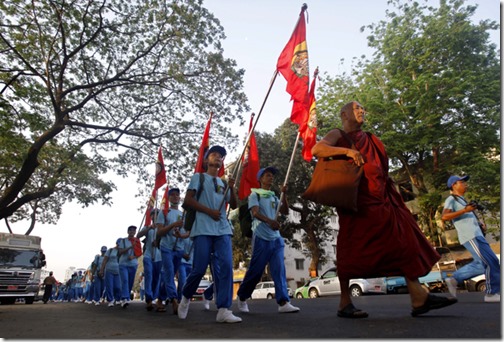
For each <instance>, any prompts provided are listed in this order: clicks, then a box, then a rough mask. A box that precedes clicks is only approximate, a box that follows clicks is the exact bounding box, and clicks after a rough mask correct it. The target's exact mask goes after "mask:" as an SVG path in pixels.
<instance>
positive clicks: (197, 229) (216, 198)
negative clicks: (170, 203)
mask: <svg viewBox="0 0 504 342" xmlns="http://www.w3.org/2000/svg"><path fill="white" fill-rule="evenodd" d="M203 176H204V182H203V190H202V191H201V195H200V197H199V200H198V202H199V203H200V204H202V205H204V206H206V207H208V208H210V209H219V205H220V204H221V202H222V200H223V198H224V191H225V189H226V187H225V185H224V182H223V181H222V179H220V178H219V177H212V176H210V175H208V174H206V173H204V174H203ZM199 182H200V174H199V173H195V174H194V175H193V176H192V177H191V181H190V182H189V186H188V187H187V188H188V190H194V191H196V192H197V190H198V187H199ZM230 191H231V190H228V191H227V193H226V202H229V200H230V198H231V192H230ZM195 199H196V195H195ZM220 212H221V215H220V220H219V221H214V220H213V219H212V218H211V217H210V216H208V215H207V214H205V213H202V212H200V211H197V212H196V219H195V220H194V225H193V227H192V230H191V235H190V236H191V238H193V237H195V236H198V235H211V236H221V235H232V234H233V232H232V230H231V226H230V225H229V221H228V219H227V217H226V203H224V204H223V205H222V206H221V208H220Z"/></svg>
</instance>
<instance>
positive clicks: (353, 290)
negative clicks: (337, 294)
mask: <svg viewBox="0 0 504 342" xmlns="http://www.w3.org/2000/svg"><path fill="white" fill-rule="evenodd" d="M350 295H351V296H352V297H360V296H362V289H361V288H360V286H359V285H352V286H350Z"/></svg>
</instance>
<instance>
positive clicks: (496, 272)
mask: <svg viewBox="0 0 504 342" xmlns="http://www.w3.org/2000/svg"><path fill="white" fill-rule="evenodd" d="M468 180H469V176H464V177H460V176H451V177H450V178H448V182H447V185H448V188H449V189H450V192H451V195H450V196H448V198H447V199H446V200H445V203H444V209H443V215H442V216H441V219H442V220H443V221H448V220H452V221H453V225H454V226H455V229H456V230H457V234H458V238H459V242H460V244H462V245H463V246H464V247H465V248H466V249H467V250H468V251H469V252H470V253H471V256H472V257H473V261H472V262H471V263H469V264H467V265H464V266H463V267H461V268H459V269H458V270H457V271H456V272H454V273H453V275H452V276H451V277H450V278H447V279H446V285H447V286H448V290H449V291H450V293H451V294H452V295H453V296H454V297H455V296H456V295H457V284H458V283H462V282H463V281H464V280H466V279H470V278H472V277H475V276H478V275H480V274H483V273H484V274H485V280H486V291H485V292H486V294H485V297H484V301H485V302H486V303H499V302H500V264H499V259H498V258H497V256H496V255H495V253H494V251H493V250H492V248H490V245H489V244H488V242H487V240H486V239H485V237H484V235H483V232H482V228H480V225H482V227H483V229H486V227H485V226H484V224H483V223H482V222H479V220H478V218H477V217H476V214H475V213H474V210H476V205H475V204H473V203H467V201H466V200H465V198H464V194H465V192H466V191H467V181H468Z"/></svg>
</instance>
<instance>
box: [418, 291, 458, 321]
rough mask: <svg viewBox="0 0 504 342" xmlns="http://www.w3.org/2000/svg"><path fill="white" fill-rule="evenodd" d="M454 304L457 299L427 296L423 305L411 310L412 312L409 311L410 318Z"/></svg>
mask: <svg viewBox="0 0 504 342" xmlns="http://www.w3.org/2000/svg"><path fill="white" fill-rule="evenodd" d="M456 302H458V300H457V298H453V297H440V296H434V295H432V294H429V295H427V299H426V300H425V303H424V305H422V306H420V307H418V308H413V310H411V316H413V317H416V316H418V315H421V314H424V313H427V312H429V311H430V310H434V309H441V308H444V307H445V306H449V305H452V304H455V303H456Z"/></svg>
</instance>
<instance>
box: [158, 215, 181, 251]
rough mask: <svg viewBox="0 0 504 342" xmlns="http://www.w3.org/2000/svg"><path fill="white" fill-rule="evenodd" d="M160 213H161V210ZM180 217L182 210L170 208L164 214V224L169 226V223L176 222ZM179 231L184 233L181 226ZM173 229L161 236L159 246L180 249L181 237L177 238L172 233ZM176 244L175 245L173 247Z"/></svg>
mask: <svg viewBox="0 0 504 342" xmlns="http://www.w3.org/2000/svg"><path fill="white" fill-rule="evenodd" d="M161 214H163V213H162V212H161ZM181 219H182V212H181V211H180V210H178V209H172V208H170V210H169V211H168V213H167V214H166V217H165V219H164V225H165V226H169V225H170V224H172V223H174V222H177V221H179V220H181ZM179 230H180V232H181V233H184V229H183V228H182V227H180V228H179ZM174 232H175V231H174V229H171V230H170V231H169V232H168V233H166V235H164V236H162V237H161V243H160V247H161V248H164V249H169V250H176V251H178V250H182V248H183V246H182V240H183V239H177V237H176V236H175V235H174ZM175 244H176V247H175V248H173V247H174V246H175Z"/></svg>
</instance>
